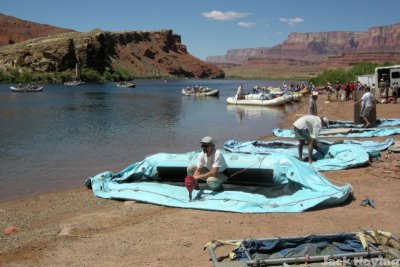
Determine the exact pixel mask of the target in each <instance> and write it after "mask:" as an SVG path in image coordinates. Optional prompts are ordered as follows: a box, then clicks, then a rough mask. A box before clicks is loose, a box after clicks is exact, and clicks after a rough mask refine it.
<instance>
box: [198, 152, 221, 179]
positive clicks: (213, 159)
mask: <svg viewBox="0 0 400 267" xmlns="http://www.w3.org/2000/svg"><path fill="white" fill-rule="evenodd" d="M201 167H206V168H207V169H208V170H211V169H212V168H213V167H218V172H219V173H221V172H223V171H225V170H226V168H228V166H227V164H226V161H225V158H224V156H223V155H222V153H221V151H220V150H219V149H214V151H213V152H212V153H211V155H210V156H209V157H207V154H206V153H204V152H201V153H200V155H199V156H198V158H197V168H201Z"/></svg>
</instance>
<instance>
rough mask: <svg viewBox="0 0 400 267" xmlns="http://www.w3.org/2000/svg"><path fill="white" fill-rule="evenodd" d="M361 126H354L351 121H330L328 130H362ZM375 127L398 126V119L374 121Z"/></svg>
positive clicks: (399, 123) (399, 122)
mask: <svg viewBox="0 0 400 267" xmlns="http://www.w3.org/2000/svg"><path fill="white" fill-rule="evenodd" d="M362 126H363V124H355V123H354V122H352V121H345V120H337V121H330V122H329V128H362ZM375 126H376V127H396V126H400V119H397V118H392V119H379V120H376V123H375Z"/></svg>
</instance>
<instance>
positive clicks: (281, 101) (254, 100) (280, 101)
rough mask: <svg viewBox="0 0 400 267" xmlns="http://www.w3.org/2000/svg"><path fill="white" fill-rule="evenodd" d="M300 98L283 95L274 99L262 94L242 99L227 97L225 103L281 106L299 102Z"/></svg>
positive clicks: (298, 95)
mask: <svg viewBox="0 0 400 267" xmlns="http://www.w3.org/2000/svg"><path fill="white" fill-rule="evenodd" d="M301 97H302V95H301V94H284V95H281V96H278V97H274V98H271V97H268V96H267V95H264V94H248V95H245V98H244V99H237V98H236V97H234V96H233V97H228V98H227V99H226V102H227V103H228V104H231V105H253V106H282V105H285V104H286V103H288V102H292V101H299V100H300V99H301Z"/></svg>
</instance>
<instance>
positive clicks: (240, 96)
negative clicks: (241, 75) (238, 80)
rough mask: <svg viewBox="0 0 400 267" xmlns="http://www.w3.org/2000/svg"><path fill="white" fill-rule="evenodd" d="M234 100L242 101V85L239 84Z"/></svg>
mask: <svg viewBox="0 0 400 267" xmlns="http://www.w3.org/2000/svg"><path fill="white" fill-rule="evenodd" d="M236 99H244V94H243V84H241V85H240V86H239V87H238V89H237V91H236Z"/></svg>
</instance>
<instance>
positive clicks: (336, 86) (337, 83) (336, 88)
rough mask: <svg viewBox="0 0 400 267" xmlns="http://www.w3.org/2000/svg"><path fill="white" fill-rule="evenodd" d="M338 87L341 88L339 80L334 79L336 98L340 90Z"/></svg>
mask: <svg viewBox="0 0 400 267" xmlns="http://www.w3.org/2000/svg"><path fill="white" fill-rule="evenodd" d="M340 88H342V86H341V85H340V82H339V81H336V83H335V90H336V100H337V99H339V91H340Z"/></svg>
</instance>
